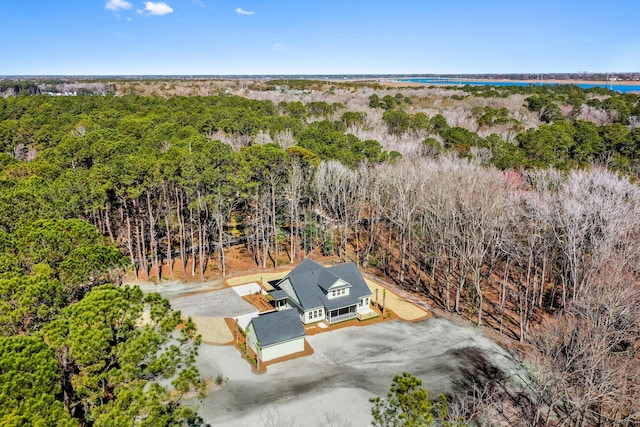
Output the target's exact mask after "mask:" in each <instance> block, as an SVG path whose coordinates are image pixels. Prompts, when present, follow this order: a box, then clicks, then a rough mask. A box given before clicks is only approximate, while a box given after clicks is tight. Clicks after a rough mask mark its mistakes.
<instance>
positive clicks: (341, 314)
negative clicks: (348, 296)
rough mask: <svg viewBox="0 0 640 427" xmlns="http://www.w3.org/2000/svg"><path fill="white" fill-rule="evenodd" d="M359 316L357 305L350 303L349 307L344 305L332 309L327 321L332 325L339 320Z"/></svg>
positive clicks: (342, 320)
mask: <svg viewBox="0 0 640 427" xmlns="http://www.w3.org/2000/svg"><path fill="white" fill-rule="evenodd" d="M357 316H358V310H357V306H356V305H350V306H348V307H342V308H338V309H335V310H330V311H329V312H328V313H327V321H328V322H329V324H330V325H332V324H334V323H337V322H344V321H345V320H351V319H355V318H356V317H357Z"/></svg>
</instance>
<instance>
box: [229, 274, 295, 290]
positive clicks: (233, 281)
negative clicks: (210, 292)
mask: <svg viewBox="0 0 640 427" xmlns="http://www.w3.org/2000/svg"><path fill="white" fill-rule="evenodd" d="M292 269H293V268H291V269H288V270H281V271H274V272H271V273H269V272H262V273H256V274H248V275H246V276H238V277H232V278H230V279H227V286H238V285H245V284H247V283H251V282H256V283H259V284H262V286H263V287H264V288H265V289H266V290H267V291H271V290H273V287H272V286H271V285H269V282H270V281H272V280H279V279H282V278H283V277H284V276H286V275H287V274H289V272H290V271H291V270H292Z"/></svg>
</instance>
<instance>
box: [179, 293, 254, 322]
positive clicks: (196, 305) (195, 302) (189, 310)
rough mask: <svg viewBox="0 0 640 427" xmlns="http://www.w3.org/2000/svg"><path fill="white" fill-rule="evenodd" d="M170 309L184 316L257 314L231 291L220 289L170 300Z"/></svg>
mask: <svg viewBox="0 0 640 427" xmlns="http://www.w3.org/2000/svg"><path fill="white" fill-rule="evenodd" d="M170 301H171V307H172V308H173V309H175V310H180V311H181V312H182V314H183V315H185V316H196V317H237V316H242V315H244V314H248V313H257V312H258V309H257V308H255V307H254V306H253V305H251V304H249V303H248V302H247V301H245V300H243V299H242V298H241V297H240V295H238V294H237V293H236V292H235V291H234V290H233V289H230V288H227V289H221V290H219V291H215V292H204V293H201V294H196V295H189V296H184V297H180V298H174V299H171V300H170Z"/></svg>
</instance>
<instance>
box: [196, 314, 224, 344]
mask: <svg viewBox="0 0 640 427" xmlns="http://www.w3.org/2000/svg"><path fill="white" fill-rule="evenodd" d="M191 319H192V320H193V323H195V324H196V327H197V328H198V333H199V334H200V335H201V336H202V341H203V342H205V343H208V344H229V343H231V342H232V341H233V334H232V333H231V331H230V330H229V328H228V327H227V323H226V322H225V321H224V318H222V317H192V318H191Z"/></svg>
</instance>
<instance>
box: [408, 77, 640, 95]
mask: <svg viewBox="0 0 640 427" xmlns="http://www.w3.org/2000/svg"><path fill="white" fill-rule="evenodd" d="M397 81H398V82H403V83H404V82H406V83H424V84H430V85H449V86H450V85H462V86H464V85H472V86H541V85H551V86H556V85H558V84H562V83H546V82H539V83H537V82H536V83H528V82H492V81H480V80H478V81H466V80H456V79H451V80H440V79H428V78H427V79H398V80H397ZM571 84H574V85H575V86H578V87H581V88H582V89H591V88H594V87H601V88H606V89H611V90H615V91H618V92H622V93H626V92H640V85H619V84H613V85H611V84H606V83H604V82H603V83H602V84H587V83H571Z"/></svg>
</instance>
